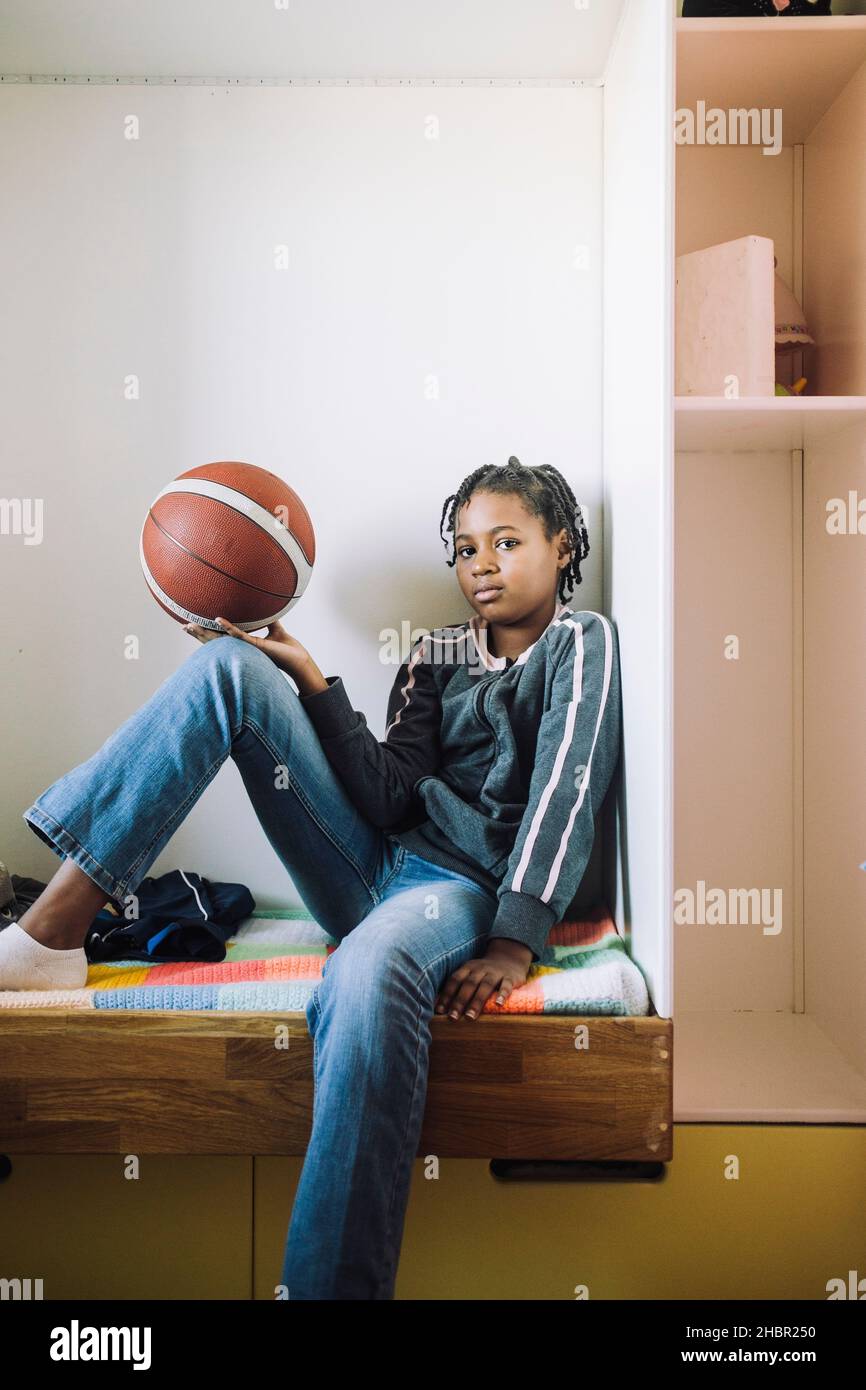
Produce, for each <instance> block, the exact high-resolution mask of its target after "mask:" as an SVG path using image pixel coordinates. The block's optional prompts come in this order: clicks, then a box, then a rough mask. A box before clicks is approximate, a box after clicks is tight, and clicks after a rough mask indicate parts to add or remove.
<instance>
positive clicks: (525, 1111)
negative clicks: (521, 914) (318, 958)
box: [0, 1009, 673, 1162]
mask: <svg viewBox="0 0 866 1390" xmlns="http://www.w3.org/2000/svg"><path fill="white" fill-rule="evenodd" d="M431 1032H432V1046H431V1051H430V1079H429V1086H428V1093H427V1106H426V1111H425V1118H424V1127H423V1131H422V1135H421V1141H420V1145H419V1149H418V1153H419V1156H423V1155H426V1154H429V1153H435V1154H437V1155H441V1156H442V1157H451V1158H504V1159H509V1158H520V1159H559V1160H565V1159H571V1160H574V1159H586V1160H596V1161H599V1160H609V1159H621V1160H638V1161H641V1160H642V1161H648V1162H665V1161H668V1160H669V1159H670V1158H671V1157H672V1135H673V1126H672V1106H673V1094H672V1077H673V1022H672V1020H670V1019H662V1018H659V1017H658V1016H657V1015H656V1014H654V1013H653V1014H651V1015H649V1016H647V1017H640V1018H614V1017H609V1016H603V1017H600V1016H595V1015H592V1016H577V1015H558V1014H556V1015H547V1014H546V1015H543V1016H540V1015H535V1016H533V1015H529V1016H520V1015H511V1016H509V1017H501V1016H498V1017H497V1016H490V1017H485V1016H482V1017H481V1018H479V1019H477V1020H475V1021H474V1022H469V1021H468V1020H466V1019H461V1020H460V1021H459V1022H454V1021H452V1020H451V1019H448V1018H439V1017H434V1018H433V1019H432V1021H431ZM312 1103H313V1078H312V1042H311V1040H310V1037H309V1034H308V1033H307V1027H306V1020H305V1017H304V1015H303V1013H300V1012H297V1013H285V1014H274V1013H231V1014H229V1013H218V1012H210V1013H202V1012H198V1011H196V1012H188V1013H183V1012H178V1011H176V1010H167V1011H156V1010H154V1011H149V1010H148V1011H141V1012H139V1011H133V1010H130V1011H128V1012H124V1011H120V1010H119V1011H111V1010H47V1009H14V1010H8V1011H4V1012H3V1014H2V1016H0V1152H3V1153H8V1154H12V1155H14V1154H54V1153H77V1154H84V1153H94V1154H96V1153H98V1154H110V1153H119V1154H126V1153H159V1154H177V1153H183V1154H252V1155H263V1154H286V1155H302V1154H303V1153H304V1152H305V1151H306V1145H307V1140H308V1137H309V1133H310V1126H311V1120H312Z"/></svg>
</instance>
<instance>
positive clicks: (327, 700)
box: [300, 676, 358, 738]
mask: <svg viewBox="0 0 866 1390" xmlns="http://www.w3.org/2000/svg"><path fill="white" fill-rule="evenodd" d="M325 680H326V681H327V682H328V688H327V690H317V691H315V692H314V693H313V694H312V695H301V696H300V700H301V704H302V705H303V706H304V709H305V710H306V711H307V714H308V715H309V716H310V721H311V723H312V724H313V727H314V728H315V730H316V733H317V734H318V735H319V737H320V738H335V737H336V736H337V735H339V734H345V733H348V732H349V730H350V729H354V728H355V726H356V725H357V723H358V715H357V712H356V711H355V710H354V709H353V708H352V704H351V701H350V700H349V696H348V695H347V694H346V687H345V686H344V685H343V680H342V677H341V676H326V677H325Z"/></svg>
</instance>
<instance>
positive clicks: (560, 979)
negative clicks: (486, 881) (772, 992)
mask: <svg viewBox="0 0 866 1390" xmlns="http://www.w3.org/2000/svg"><path fill="white" fill-rule="evenodd" d="M337 949H339V947H338V944H337V943H336V942H335V941H333V940H332V938H331V937H329V936H328V935H327V934H326V933H325V932H323V931H322V929H321V927H319V926H318V925H317V924H316V922H315V921H313V919H312V918H311V917H310V916H309V915H308V914H307V913H306V912H305V911H304V910H302V909H301V910H296V911H292V910H291V909H289V910H286V909H283V910H281V911H279V912H254V913H253V914H252V915H251V916H250V917H248V918H247V919H246V920H245V921H243V922H242V923H241V924H240V925H239V927H238V930H237V932H236V934H235V935H234V936H233V937H231V938H230V939H229V941H228V942H227V943H226V958H225V960H223V961H220V962H218V963H210V964H201V963H198V962H186V961H178V962H172V963H170V964H168V963H163V964H153V965H148V964H147V963H145V962H142V961H137V960H136V961H111V962H104V963H102V964H99V965H95V964H91V965H90V967H89V969H88V972H87V984H86V986H85V987H84V988H83V989H63V990H57V989H56V990H0V1009H15V1008H19V1009H33V1008H46V1009H49V1008H52V1009H185V1010H190V1009H194V1010H220V1011H225V1010H228V1011H230V1012H253V1013H265V1012H274V1013H293V1012H298V1011H301V1012H302V1011H303V1010H304V1009H305V1008H306V1005H307V1001H308V1000H309V998H310V994H311V992H312V990H313V988H314V987H315V985H316V984H317V983H318V981H319V979H320V978H321V974H322V965H323V963H324V961H325V959H326V957H327V956H328V955H329V954H330V953H331V952H332V951H335V950H337ZM494 998H495V996H493V995H491V997H490V999H489V1000H488V1001H487V1003H486V1005H485V1007H484V1010H483V1012H484V1013H487V1014H558V1013H564V1014H619V1015H636V1014H648V1013H649V1012H650V1001H649V995H648V992H647V987H646V983H645V981H644V977H643V975H642V973H641V971H640V969H639V968H638V966H637V965H636V964H635V962H634V961H633V960H632V959H631V957H630V956H629V954H628V952H627V950H626V944H625V941H624V940H623V938H622V937H621V935H620V934H619V931H618V930H617V926H616V923H615V922H614V920H613V918H612V917H611V916H610V913H609V911H608V909H607V908H606V907H605V906H600V907H597V908H595V909H593V910H592V911H590V912H588V913H587V915H586V916H585V917H584V918H581V919H580V920H579V921H573V922H560V923H559V924H558V925H557V926H555V927H554V928H553V929H552V930H551V933H550V936H549V938H548V944H547V946H546V947H545V950H544V954H543V955H542V957H541V959H540V960H539V961H536V962H535V963H534V964H533V965H532V966H531V967H530V970H529V976H528V978H527V980H526V983H525V984H523V985H521V986H520V987H519V988H517V989H515V990H513V991H512V993H511V995H510V996H509V998H508V999H507V1000H506V1001H505V1003H504V1004H499V1005H497V1004H496V1003H494Z"/></svg>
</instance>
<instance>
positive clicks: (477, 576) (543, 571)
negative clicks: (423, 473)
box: [454, 492, 571, 624]
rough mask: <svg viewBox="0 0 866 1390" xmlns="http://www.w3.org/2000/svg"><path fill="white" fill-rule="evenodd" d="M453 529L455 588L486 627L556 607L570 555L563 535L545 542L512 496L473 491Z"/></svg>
mask: <svg viewBox="0 0 866 1390" xmlns="http://www.w3.org/2000/svg"><path fill="white" fill-rule="evenodd" d="M454 530H455V535H454V550H455V555H456V564H457V578H458V580H459V582H460V587H461V589H462V590H463V593H464V595H465V597H466V598H467V599H468V601H469V603H471V605H472V607H473V608H474V609H475V611H476V612H477V613H480V614H482V615H483V616H484V617H485V618H487V619H488V621H489V622H490V623H491V624H496V623H512V622H515V621H520V620H521V619H522V618H527V617H530V616H532V615H533V614H537V613H538V612H539V611H540V610H541V609H543V608H545V607H551V605H553V604H555V602H556V593H557V585H558V583H559V574H560V571H561V570H562V569H564V567H565V566H566V565H567V564H568V560H569V557H570V554H571V552H570V550H569V547H568V541H567V537H566V531H565V529H564V528H563V530H561V531H560V532H559V535H557V536H554V537H553V538H552V540H548V539H547V537H546V536H545V534H544V527H543V526H542V523H541V520H540V518H539V517H537V516H534V515H533V514H532V513H531V512H528V511H527V510H526V507H525V506H524V505H523V502H522V500H521V498H520V497H519V495H518V494H517V493H511V492H509V493H501V492H500V493H497V492H474V493H473V494H472V496H471V497H470V499H469V501H468V502H466V503H464V505H463V506H462V507H461V508H460V511H459V513H458V515H457V517H456V518H455V523H454Z"/></svg>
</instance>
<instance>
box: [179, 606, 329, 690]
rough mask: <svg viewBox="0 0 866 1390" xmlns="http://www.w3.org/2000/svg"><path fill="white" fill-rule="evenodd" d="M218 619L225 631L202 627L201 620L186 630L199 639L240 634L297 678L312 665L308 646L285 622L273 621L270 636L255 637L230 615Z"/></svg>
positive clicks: (188, 624) (186, 627)
mask: <svg viewBox="0 0 866 1390" xmlns="http://www.w3.org/2000/svg"><path fill="white" fill-rule="evenodd" d="M215 621H216V622H218V623H219V624H220V626H221V627H222V629H223V630H222V632H214V631H212V630H211V629H210V628H205V627H200V626H199V625H198V623H187V624H186V625H185V627H184V632H188V633H189V634H190V635H191V636H192V637H195V638H197V639H198V641H199V642H209V641H210V640H211V639H212V638H214V637H239V638H240V639H241V641H242V642H249V643H251V645H252V646H254V647H259V648H260V649H261V650H262V651H263V652H264V653H265V656H269V657H270V659H271V661H273V663H274V664H275V665H276V666H279V668H280V670H281V671H287V672H288V674H289V675H290V676H292V677H293V678H294V679H295V680H296V679H297V677H298V673H299V672H301V671H303V669H304V668H305V667H306V666H307V665H309V662H310V654H309V652H308V651H307V649H306V647H304V646H302V645H301V643H300V642H299V641H298V640H297V638H295V637H292V636H291V634H290V633H288V632H286V629H285V628H284V627H283V625H282V623H271V624H270V625H269V626H268V628H267V634H268V635H267V637H254V636H253V635H252V633H250V632H244V630H243V628H240V627H235V625H234V623H230V622H229V621H228V619H227V618H219V617H218V618H217V619H216V620H215Z"/></svg>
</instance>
